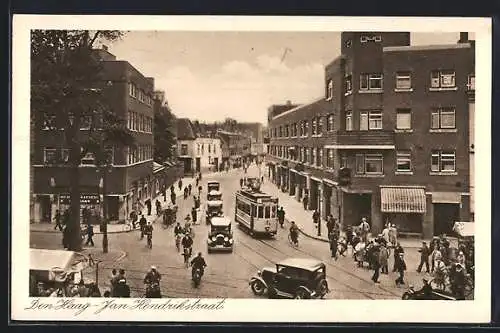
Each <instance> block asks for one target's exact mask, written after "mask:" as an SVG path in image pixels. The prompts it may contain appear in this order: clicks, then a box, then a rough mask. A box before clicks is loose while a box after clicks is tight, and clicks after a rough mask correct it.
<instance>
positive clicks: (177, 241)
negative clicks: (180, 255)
mask: <svg viewBox="0 0 500 333" xmlns="http://www.w3.org/2000/svg"><path fill="white" fill-rule="evenodd" d="M183 234H184V229H183V228H182V226H181V224H180V223H179V222H177V224H176V225H175V228H174V237H175V247H176V248H177V251H179V250H180V245H181V239H182V235H183Z"/></svg>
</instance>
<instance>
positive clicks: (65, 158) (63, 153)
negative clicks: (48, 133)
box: [61, 148, 69, 163]
mask: <svg viewBox="0 0 500 333" xmlns="http://www.w3.org/2000/svg"><path fill="white" fill-rule="evenodd" d="M61 161H62V162H63V163H68V162H69V149H67V148H63V149H61Z"/></svg>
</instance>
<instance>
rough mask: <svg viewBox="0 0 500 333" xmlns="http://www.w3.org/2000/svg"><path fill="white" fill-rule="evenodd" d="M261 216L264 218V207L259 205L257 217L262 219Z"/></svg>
mask: <svg viewBox="0 0 500 333" xmlns="http://www.w3.org/2000/svg"><path fill="white" fill-rule="evenodd" d="M263 218H264V207H263V206H259V219H263Z"/></svg>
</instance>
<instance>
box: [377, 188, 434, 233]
mask: <svg viewBox="0 0 500 333" xmlns="http://www.w3.org/2000/svg"><path fill="white" fill-rule="evenodd" d="M380 197H381V209H380V211H381V213H382V221H383V223H384V224H387V223H391V224H395V225H396V227H397V229H398V233H399V234H408V235H422V234H424V233H425V232H424V227H423V226H424V218H425V213H426V211H427V207H426V205H427V203H426V195H425V187H423V186H381V187H380Z"/></svg>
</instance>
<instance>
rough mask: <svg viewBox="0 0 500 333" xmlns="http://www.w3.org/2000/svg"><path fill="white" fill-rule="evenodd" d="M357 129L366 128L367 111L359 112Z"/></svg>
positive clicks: (362, 129) (365, 129)
mask: <svg viewBox="0 0 500 333" xmlns="http://www.w3.org/2000/svg"><path fill="white" fill-rule="evenodd" d="M359 130H360V131H367V130H368V111H363V112H361V113H360V114H359Z"/></svg>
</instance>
